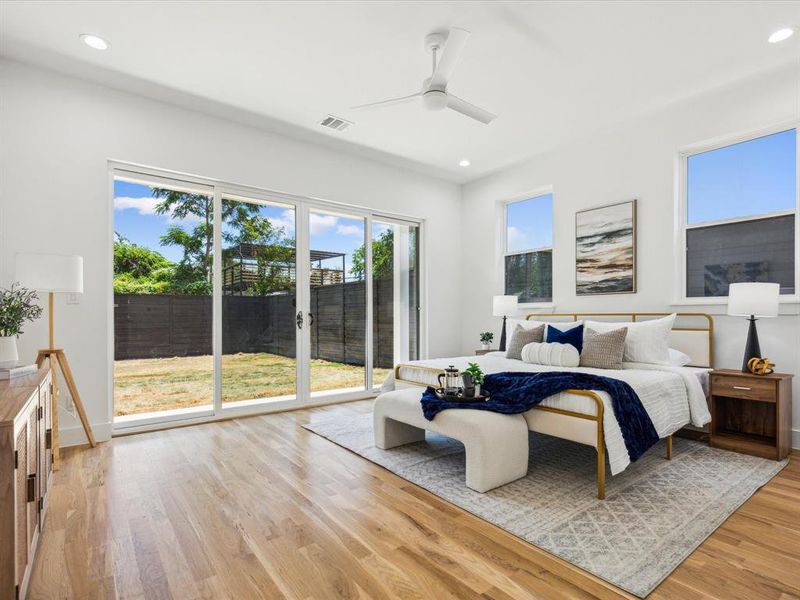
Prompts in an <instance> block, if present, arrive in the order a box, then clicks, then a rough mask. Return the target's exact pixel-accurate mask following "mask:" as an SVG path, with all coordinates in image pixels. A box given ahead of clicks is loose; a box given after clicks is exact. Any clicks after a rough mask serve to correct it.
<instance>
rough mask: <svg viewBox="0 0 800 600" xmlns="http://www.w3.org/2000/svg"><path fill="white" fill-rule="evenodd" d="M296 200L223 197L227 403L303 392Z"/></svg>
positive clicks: (288, 397) (223, 391) (223, 392)
mask: <svg viewBox="0 0 800 600" xmlns="http://www.w3.org/2000/svg"><path fill="white" fill-rule="evenodd" d="M295 220H296V218H295V207H294V206H293V205H287V204H281V203H277V202H268V201H262V200H255V199H253V198H248V197H245V196H234V195H224V196H223V197H222V236H221V239H222V360H221V366H222V381H221V399H222V403H223V405H224V406H237V405H238V406H241V405H247V404H253V403H259V402H269V401H279V400H293V399H296V398H297V379H298V378H297V343H298V336H297V330H296V327H295V314H296V312H297V249H296V241H295V238H296V236H295Z"/></svg>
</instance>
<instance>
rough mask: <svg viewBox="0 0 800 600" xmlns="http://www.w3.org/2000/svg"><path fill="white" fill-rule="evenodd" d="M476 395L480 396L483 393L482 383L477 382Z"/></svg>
mask: <svg viewBox="0 0 800 600" xmlns="http://www.w3.org/2000/svg"><path fill="white" fill-rule="evenodd" d="M475 395H476V396H480V395H481V384H480V383H476V384H475Z"/></svg>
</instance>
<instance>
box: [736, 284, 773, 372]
mask: <svg viewBox="0 0 800 600" xmlns="http://www.w3.org/2000/svg"><path fill="white" fill-rule="evenodd" d="M780 291H781V290H780V284H777V283H756V282H752V283H732V284H730V286H729V287H728V314H729V315H730V316H734V317H748V321H750V328H749V329H748V330H747V344H746V345H745V347H744V360H743V362H742V371H744V372H745V373H749V372H750V371H749V369H748V368H747V363H748V362H749V361H750V359H751V358H753V357H755V358H762V356H761V347H760V346H759V343H758V331H757V330H756V317H777V316H778V296H779V295H780Z"/></svg>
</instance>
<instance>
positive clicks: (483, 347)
mask: <svg viewBox="0 0 800 600" xmlns="http://www.w3.org/2000/svg"><path fill="white" fill-rule="evenodd" d="M490 347H491V344H488V343H486V342H481V350H488V349H489V348H490Z"/></svg>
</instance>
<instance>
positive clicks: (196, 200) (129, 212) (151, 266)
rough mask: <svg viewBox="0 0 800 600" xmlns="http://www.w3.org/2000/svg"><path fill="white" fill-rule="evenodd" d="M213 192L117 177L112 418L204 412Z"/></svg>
mask: <svg viewBox="0 0 800 600" xmlns="http://www.w3.org/2000/svg"><path fill="white" fill-rule="evenodd" d="M213 203H214V192H213V189H211V188H209V187H207V186H198V185H195V184H192V183H190V182H179V181H172V180H154V179H142V180H140V179H136V178H125V179H123V178H117V179H116V180H115V181H114V186H113V206H114V213H113V214H114V247H113V269H114V283H113V286H114V289H113V298H114V369H113V397H114V419H115V422H117V423H125V422H128V421H141V420H143V419H145V420H146V419H165V418H171V419H182V418H189V417H197V416H202V415H208V414H212V411H213V406H214V362H213V352H212V323H213V308H212V305H213V303H212V282H213V278H214V260H213V256H214V210H213Z"/></svg>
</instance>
